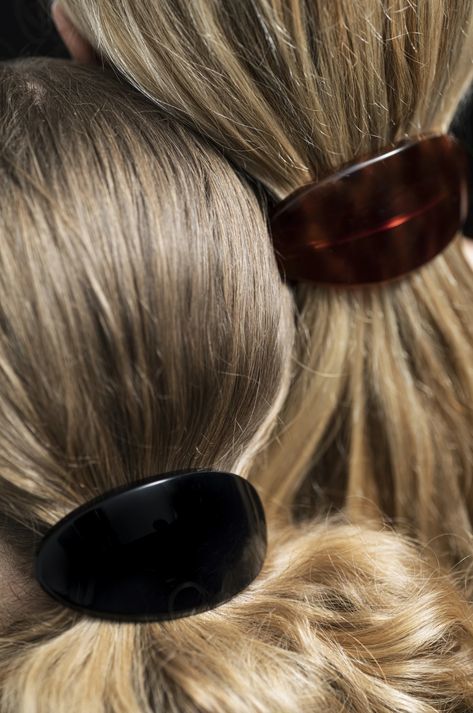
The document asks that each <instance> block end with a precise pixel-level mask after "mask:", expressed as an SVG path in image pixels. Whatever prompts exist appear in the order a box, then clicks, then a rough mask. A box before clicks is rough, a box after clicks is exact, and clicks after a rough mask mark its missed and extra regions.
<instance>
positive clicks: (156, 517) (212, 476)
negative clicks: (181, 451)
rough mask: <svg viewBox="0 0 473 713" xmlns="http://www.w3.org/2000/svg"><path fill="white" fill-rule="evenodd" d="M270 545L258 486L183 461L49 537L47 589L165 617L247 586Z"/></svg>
mask: <svg viewBox="0 0 473 713" xmlns="http://www.w3.org/2000/svg"><path fill="white" fill-rule="evenodd" d="M265 554H266V522H265V516H264V511H263V507H262V504H261V501H260V499H259V496H258V494H257V492H256V490H255V489H254V487H253V486H252V485H251V484H250V483H249V482H248V481H247V480H245V479H244V478H241V477H240V476H238V475H234V474H232V473H221V472H217V471H210V470H205V471H201V470H196V471H181V472H177V473H166V474H163V475H159V476H155V477H152V478H147V479H146V480H143V481H140V482H138V483H134V484H132V485H130V486H126V487H123V488H118V489H115V490H113V491H110V492H108V493H105V494H104V495H103V496H101V497H99V498H96V499H95V500H93V501H91V502H89V503H86V504H85V505H83V506H82V507H80V508H78V509H77V510H74V511H73V512H71V513H70V514H69V515H67V516H66V517H65V518H63V519H62V520H61V521H60V522H58V523H57V524H56V525H55V526H54V527H52V528H51V530H50V531H49V532H48V533H47V534H46V536H45V537H44V539H43V541H42V543H41V546H40V549H39V551H38V555H37V559H36V577H37V579H38V581H39V583H40V584H41V586H42V587H43V589H44V590H45V591H46V592H47V593H48V594H50V595H51V596H52V597H53V598H54V599H56V600H57V601H59V602H61V603H62V604H63V605H65V606H67V607H71V608H73V609H78V610H80V611H82V612H84V613H86V614H89V615H91V616H97V617H100V618H104V619H112V620H116V621H129V622H135V621H163V620H167V619H176V618H178V617H183V616H188V615H190V614H196V613H199V612H203V611H206V610H208V609H213V608H215V607H217V606H219V605H220V604H223V603H224V602H226V601H228V600H229V599H231V598H232V597H234V596H235V595H236V594H238V593H239V592H241V591H242V590H243V589H245V588H246V587H247V586H248V585H249V584H250V583H251V582H252V581H253V580H254V579H255V578H256V577H257V575H258V573H259V572H260V570H261V567H262V565H263V562H264V558H265Z"/></svg>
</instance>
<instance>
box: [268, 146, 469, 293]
mask: <svg viewBox="0 0 473 713" xmlns="http://www.w3.org/2000/svg"><path fill="white" fill-rule="evenodd" d="M467 212H468V157H467V153H466V150H465V149H464V148H463V147H462V146H461V144H460V143H459V142H458V141H457V140H456V139H454V138H453V137H451V136H447V135H442V136H429V137H426V138H419V139H417V140H412V141H407V142H403V143H402V144H398V145H397V146H396V147H394V148H393V149H390V150H388V151H386V152H385V153H383V154H381V155H378V156H376V157H373V158H370V159H367V160H365V161H363V162H358V163H356V164H351V165H350V166H348V167H345V168H343V169H342V170H340V171H339V172H337V173H336V174H333V175H331V176H329V177H328V178H326V179H324V180H323V181H321V182H320V183H311V184H308V185H307V186H303V187H302V188H300V189H298V190H297V191H295V192H294V193H292V194H291V195H290V196H288V197H287V198H286V199H285V200H283V201H282V202H281V203H279V204H278V205H277V206H276V208H275V209H274V211H273V214H272V216H271V233H272V239H273V243H274V247H275V251H276V255H277V258H278V262H279V265H280V268H281V271H282V272H283V274H284V275H285V277H286V278H288V279H291V280H296V281H306V282H314V283H320V284H330V285H344V286H347V285H348V286H357V285H369V284H373V283H380V282H387V281H389V280H393V279H396V278H398V277H401V276H402V275H405V274H407V273H409V272H412V271H413V270H416V269H417V268H419V267H421V266H422V265H424V264H425V263H427V262H429V261H430V260H432V259H433V258H434V257H435V256H436V255H438V254H439V253H440V252H442V250H444V249H445V248H446V247H447V245H448V244H449V243H450V242H451V241H452V240H453V239H454V237H455V236H456V234H457V233H458V231H459V230H461V228H462V226H463V224H464V223H465V221H466V217H467Z"/></svg>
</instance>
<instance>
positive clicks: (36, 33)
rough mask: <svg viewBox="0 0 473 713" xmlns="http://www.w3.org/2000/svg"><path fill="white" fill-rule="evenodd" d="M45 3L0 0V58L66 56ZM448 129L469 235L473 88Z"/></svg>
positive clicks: (471, 229)
mask: <svg viewBox="0 0 473 713" xmlns="http://www.w3.org/2000/svg"><path fill="white" fill-rule="evenodd" d="M235 2H238V0H235ZM49 5H50V2H49V0H0V59H1V60H5V59H12V58H14V57H22V56H29V55H45V56H49V57H67V56H68V54H67V51H66V49H65V47H64V45H63V44H62V42H61V40H60V38H59V36H58V35H57V33H56V31H55V29H54V25H53V23H52V21H51V19H50V17H49V11H48V8H49ZM452 131H453V133H455V134H456V135H457V136H458V137H459V138H461V139H462V140H463V141H464V143H465V144H466V146H467V148H468V149H469V151H470V154H471V157H472V161H471V181H470V186H471V201H470V206H471V207H470V216H469V219H468V223H467V226H466V230H465V233H466V234H467V235H469V236H473V88H472V90H470V92H469V94H468V95H467V97H466V98H465V99H464V101H463V102H462V104H461V105H460V107H459V109H458V112H457V114H456V116H455V119H454V121H453V124H452Z"/></svg>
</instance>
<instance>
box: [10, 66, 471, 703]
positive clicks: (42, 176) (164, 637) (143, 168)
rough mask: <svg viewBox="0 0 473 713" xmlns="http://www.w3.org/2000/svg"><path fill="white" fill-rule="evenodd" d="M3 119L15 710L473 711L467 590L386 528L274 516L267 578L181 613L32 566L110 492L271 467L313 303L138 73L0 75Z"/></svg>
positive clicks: (206, 154) (241, 184) (242, 194)
mask: <svg viewBox="0 0 473 713" xmlns="http://www.w3.org/2000/svg"><path fill="white" fill-rule="evenodd" d="M0 117H1V119H0V144H1V146H2V151H1V153H0V181H1V185H2V192H1V195H0V201H1V205H2V209H1V211H0V233H1V240H2V250H1V251H0V515H1V517H2V521H1V522H2V528H1V531H0V534H1V539H2V541H4V542H5V543H6V545H7V547H8V548H10V550H11V551H13V552H14V553H15V558H14V559H12V563H13V572H11V571H10V572H9V573H8V571H7V570H6V569H5V568H4V567H2V572H3V573H6V574H9V577H10V580H9V581H8V586H9V588H10V590H11V593H12V592H13V593H14V594H16V598H17V605H16V608H15V611H10V612H9V617H8V621H5V619H4V618H3V617H2V621H1V622H0V624H1V629H0V710H1V712H2V713H84V712H86V713H255V711H256V712H257V713H294V711H301V712H304V711H307V712H309V711H310V712H312V711H315V710H320V711H330V713H338V712H340V713H342V711H346V710H350V711H351V712H352V713H366V712H367V711H374V712H375V713H447V711H448V713H465V711H467V710H469V709H471V708H473V683H472V682H473V627H472V623H471V608H470V606H469V604H467V602H466V600H465V599H464V598H463V597H462V596H461V590H459V589H458V586H457V584H456V583H454V582H453V581H452V580H451V579H450V578H449V576H447V575H445V574H443V573H442V572H441V570H440V569H439V568H438V566H437V564H438V563H437V562H436V561H435V559H432V558H431V557H430V555H429V553H428V552H427V551H421V552H419V551H418V550H417V549H416V548H415V547H414V546H413V545H411V544H409V543H408V542H407V541H404V540H402V539H400V538H399V537H397V536H395V535H394V534H393V533H392V532H389V531H388V530H380V529H379V528H377V527H375V526H373V527H372V528H369V527H365V528H360V527H356V526H354V525H351V524H349V523H347V522H346V521H345V522H344V521H339V522H335V521H333V522H332V521H324V520H321V521H318V522H315V523H312V522H311V523H309V524H307V525H304V526H302V525H301V526H299V527H296V526H287V527H286V528H282V527H281V526H280V525H279V524H278V523H276V522H275V521H273V522H272V526H271V530H270V548H269V554H268V558H267V561H266V563H265V567H264V569H263V572H262V574H261V576H260V577H258V578H257V579H256V580H255V581H254V582H253V584H252V585H251V586H250V587H249V588H248V589H247V590H245V591H244V592H242V593H241V594H240V595H239V596H237V597H235V599H233V600H232V601H231V602H228V603H227V604H225V605H223V606H222V607H220V608H218V609H216V610H215V611H211V612H207V613H205V614H201V615H197V616H193V617H190V618H186V619H182V620H179V621H175V622H167V623H165V624H143V625H124V624H115V623H109V622H107V623H105V622H101V621H99V620H93V619H89V618H87V617H84V616H82V615H80V614H77V613H75V612H73V611H72V610H68V609H65V608H63V607H61V606H60V605H58V604H57V603H56V602H55V601H53V600H52V599H49V598H47V597H46V596H45V595H43V596H41V594H40V592H39V591H37V590H35V589H34V587H33V586H32V583H31V582H30V584H28V583H27V582H25V581H24V580H25V575H26V578H27V577H28V576H29V578H30V580H31V576H32V575H31V570H32V564H33V556H34V551H35V549H36V546H37V544H38V542H39V539H40V537H41V535H42V534H43V533H44V532H45V530H46V529H47V528H48V527H49V526H50V525H52V524H54V523H55V522H56V521H57V520H58V519H59V518H60V517H62V516H63V515H64V514H66V513H67V512H68V511H69V510H71V509H72V508H74V507H76V506H78V505H80V504H82V503H84V502H86V501H87V500H88V499H90V498H91V497H93V496H94V495H97V494H100V493H102V492H104V491H106V490H107V489H109V488H110V487H113V486H115V485H119V484H122V483H128V482H132V481H133V480H136V479H139V478H141V477H143V476H144V475H148V474H150V473H152V472H159V471H164V470H171V469H174V468H182V467H189V466H196V467H200V466H204V465H205V466H206V467H220V468H225V469H228V470H234V471H237V472H240V473H242V474H246V473H247V472H249V471H251V469H252V467H253V464H254V460H255V458H256V457H257V454H258V451H259V450H260V449H261V448H264V445H265V443H266V440H267V438H268V437H269V436H270V434H271V431H272V429H273V428H274V426H275V425H276V424H277V421H278V414H279V411H280V409H281V408H282V405H283V401H284V399H285V398H286V393H287V388H288V383H289V376H290V369H291V346H292V340H293V333H294V320H293V310H294V305H293V301H292V298H291V295H290V292H289V291H288V289H287V288H286V287H285V286H284V285H283V283H282V282H281V280H280V278H279V276H278V273H277V268H276V264H275V260H274V255H273V252H272V248H271V243H270V241H269V238H268V235H267V231H266V226H265V222H264V219H263V214H262V211H261V208H260V205H259V204H258V201H257V200H256V198H255V196H254V193H253V189H251V188H250V187H249V186H248V185H247V184H246V182H245V181H244V180H243V179H242V177H240V176H238V175H237V174H236V173H235V172H234V170H233V169H232V168H231V167H230V166H229V164H228V163H227V162H226V161H225V160H224V159H223V158H222V157H221V156H219V155H218V153H216V151H215V150H213V149H211V148H209V147H206V146H205V144H204V143H203V142H202V141H201V140H199V139H197V138H196V137H195V136H193V135H191V134H189V133H187V132H186V131H185V130H184V129H182V128H179V127H178V126H174V125H173V124H171V123H169V121H167V120H165V119H163V116H162V113H161V112H159V111H157V110H156V108H154V107H153V106H151V105H149V104H148V103H147V102H146V101H145V100H144V99H142V98H141V97H139V96H138V95H136V94H133V93H132V91H131V90H130V89H129V88H127V87H126V86H124V85H123V84H120V83H118V82H117V81H116V80H114V79H113V78H112V77H110V76H108V75H107V74H104V73H100V72H98V71H97V70H95V71H94V70H88V69H85V68H80V67H78V66H75V65H73V64H68V63H60V62H56V63H55V62H51V61H42V62H37V63H35V62H33V61H25V62H22V63H18V64H15V65H11V66H1V67H0ZM15 569H16V570H19V571H20V572H21V573H22V579H20V577H18V579H17V578H16V576H15ZM26 594H27V595H28V598H26Z"/></svg>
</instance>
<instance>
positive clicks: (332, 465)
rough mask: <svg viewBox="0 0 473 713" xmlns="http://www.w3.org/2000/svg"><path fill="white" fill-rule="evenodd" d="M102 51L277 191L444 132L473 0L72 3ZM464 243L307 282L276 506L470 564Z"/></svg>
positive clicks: (269, 472)
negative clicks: (398, 534)
mask: <svg viewBox="0 0 473 713" xmlns="http://www.w3.org/2000/svg"><path fill="white" fill-rule="evenodd" d="M62 5H63V6H64V7H65V8H66V10H67V11H68V12H69V13H70V15H71V17H72V18H73V20H74V22H75V23H76V24H77V26H78V27H79V29H80V30H81V32H82V33H83V34H84V35H85V36H86V37H87V38H88V39H89V40H90V41H91V42H92V44H93V46H94V47H95V48H96V49H97V50H98V52H99V53H100V54H101V55H102V56H103V57H104V58H105V60H106V61H107V62H110V63H112V64H113V65H114V66H115V67H117V68H118V69H119V70H120V71H121V72H122V73H123V74H124V75H125V76H126V77H127V78H128V79H129V80H130V81H131V82H132V83H133V84H134V85H135V86H136V87H138V88H139V89H140V90H141V91H142V92H143V93H144V94H146V95H147V96H148V97H150V98H151V99H153V100H154V101H155V102H156V103H157V104H159V105H160V106H161V107H162V108H163V109H164V110H165V111H166V112H168V113H169V114H170V115H172V116H174V117H176V118H179V120H180V121H183V122H185V123H187V124H188V125H189V126H191V127H192V128H193V129H196V130H198V131H199V132H200V133H201V134H204V135H206V136H207V137H209V138H210V139H211V140H212V141H213V142H214V144H215V145H217V146H219V147H221V148H222V150H223V151H224V152H225V153H226V155H227V156H228V157H229V158H230V159H231V160H232V161H233V162H234V164H235V165H238V166H240V167H243V168H244V169H245V170H246V171H247V172H248V173H249V174H250V175H252V176H253V177H254V178H255V179H257V180H258V181H259V182H260V183H261V184H262V185H263V186H264V187H265V188H266V189H267V191H268V194H269V195H270V196H272V197H276V198H282V197H284V196H286V195H287V194H288V193H289V192H291V191H292V190H294V189H295V188H297V187H298V186H300V185H301V184H304V183H306V182H307V181H309V180H311V179H317V178H320V177H323V176H325V175H327V173H329V172H330V171H332V170H333V169H335V168H336V167H338V166H340V165H341V164H343V163H344V162H346V161H349V160H353V159H354V158H356V157H358V156H361V155H366V154H367V153H370V152H375V151H378V150H380V149H381V148H382V147H385V146H387V145H390V144H391V143H392V142H395V141H397V140H399V139H402V138H404V137H405V136H416V135H418V134H419V133H422V132H428V131H438V132H442V131H446V130H447V128H448V125H449V122H450V120H451V118H452V116H453V113H454V111H455V108H456V106H457V104H458V102H459V100H460V97H461V96H462V93H463V92H464V90H465V88H466V86H467V85H468V83H469V82H470V81H471V78H472V54H473V50H472V47H473V35H472V15H473V10H472V3H471V0H433V1H432V2H424V1H423V0H408V1H407V2H405V0H388V1H387V2H381V0H363V1H362V2H354V1H352V0H331V1H330V2H327V1H326V0H239V1H238V2H234V0H216V1H215V2H208V1H207V0H192V1H189V0H156V1H155V2H152V3H144V2H142V3H138V2H135V1H134V0H122V1H121V2H120V3H116V2H115V1H114V0H62ZM472 289H473V288H472V281H471V270H470V269H469V267H468V265H467V263H466V261H465V260H464V258H463V256H462V254H461V251H460V248H459V244H458V242H457V243H455V244H454V245H452V246H451V247H450V248H449V249H448V250H447V251H446V252H445V253H444V254H443V255H441V256H440V257H438V258H437V259H436V260H434V261H433V262H432V263H431V264H429V265H428V266H426V267H425V268H424V269H422V270H420V271H418V272H416V273H415V274H413V275H410V276H408V277H407V278H405V279H403V280H401V281H399V282H397V283H395V284H392V285H387V286H383V287H375V288H373V289H364V290H352V291H350V292H346V291H343V290H337V291H335V290H330V289H324V288H318V287H315V286H306V285H305V286H299V287H297V288H296V289H295V298H296V303H297V306H298V310H299V326H298V349H297V352H296V358H295V369H294V381H293V385H292V387H291V389H290V391H289V396H288V399H287V403H286V408H285V411H284V414H283V416H282V424H281V427H280V429H279V434H278V439H277V441H276V442H275V443H274V444H273V446H272V447H271V448H270V449H269V450H268V451H267V453H266V455H265V458H263V459H262V460H260V461H259V462H258V464H256V466H255V467H254V468H253V470H252V473H251V478H252V480H253V481H254V482H256V483H259V484H260V485H261V486H262V487H263V489H264V492H265V493H266V502H267V507H273V508H276V509H278V508H284V507H287V506H289V505H290V504H292V505H294V506H295V509H296V511H297V514H298V516H304V515H306V516H310V515H312V514H314V512H320V511H322V510H323V509H324V508H325V509H326V508H331V507H342V506H343V507H345V508H346V509H347V510H348V511H349V512H350V513H351V515H352V516H358V515H359V516H360V517H361V518H362V519H363V518H365V517H367V516H368V515H370V516H372V515H373V514H374V513H376V512H378V511H379V510H381V511H382V512H383V513H384V515H385V516H386V517H387V518H388V519H389V520H390V521H392V522H396V523H397V525H398V526H401V527H403V528H407V529H408V530H410V531H413V532H415V533H416V534H417V535H418V536H420V537H421V538H422V539H423V540H424V541H426V542H427V541H429V542H434V545H435V547H436V549H437V551H438V553H439V554H441V555H442V554H445V555H446V557H447V559H448V560H450V562H452V563H457V562H459V561H463V565H462V566H463V568H464V569H465V570H468V569H469V567H470V558H471V554H472V540H473V531H472V517H473V492H472V475H473V470H472V469H473V452H472V438H471V430H472V426H473V327H472V325H473V321H472V319H471V309H472V308H471V305H472V303H473V293H472Z"/></svg>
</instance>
